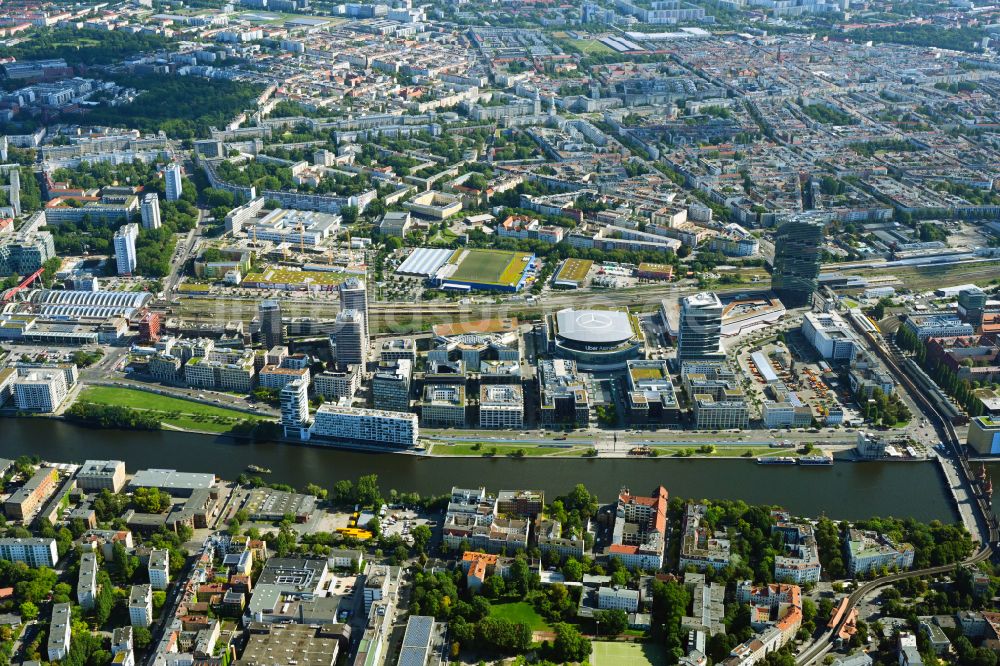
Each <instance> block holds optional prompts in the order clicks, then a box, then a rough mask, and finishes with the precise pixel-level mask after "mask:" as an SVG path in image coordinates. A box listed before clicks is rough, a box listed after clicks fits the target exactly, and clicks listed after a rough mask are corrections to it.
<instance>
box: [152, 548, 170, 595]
mask: <svg viewBox="0 0 1000 666" xmlns="http://www.w3.org/2000/svg"><path fill="white" fill-rule="evenodd" d="M148 570H149V584H150V586H152V588H153V589H154V590H165V589H167V587H169V585H170V551H169V550H165V549H164V550H161V549H157V548H154V549H153V550H151V551H150V553H149V565H148Z"/></svg>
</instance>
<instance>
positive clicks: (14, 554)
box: [0, 538, 59, 567]
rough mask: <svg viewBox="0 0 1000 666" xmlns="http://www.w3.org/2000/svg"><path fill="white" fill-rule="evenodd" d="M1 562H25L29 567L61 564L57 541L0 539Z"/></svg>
mask: <svg viewBox="0 0 1000 666" xmlns="http://www.w3.org/2000/svg"><path fill="white" fill-rule="evenodd" d="M0 560H8V561H10V562H24V563H25V564H27V565H28V566H29V567H54V566H55V565H56V563H57V562H59V551H58V550H57V549H56V540H55V539H40V538H25V539H18V538H6V539H0Z"/></svg>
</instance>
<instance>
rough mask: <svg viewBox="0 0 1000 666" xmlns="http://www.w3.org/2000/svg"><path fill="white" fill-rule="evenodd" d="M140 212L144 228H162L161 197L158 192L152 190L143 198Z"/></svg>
mask: <svg viewBox="0 0 1000 666" xmlns="http://www.w3.org/2000/svg"><path fill="white" fill-rule="evenodd" d="M139 213H140V214H141V215H142V228H143V229H159V228H160V225H161V222H160V197H159V195H158V194H157V193H156V192H150V193H149V194H147V195H146V196H144V197H143V198H142V203H140V204H139Z"/></svg>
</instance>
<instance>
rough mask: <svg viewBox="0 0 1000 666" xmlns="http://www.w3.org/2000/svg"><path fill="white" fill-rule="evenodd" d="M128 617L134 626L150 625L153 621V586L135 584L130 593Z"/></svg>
mask: <svg viewBox="0 0 1000 666" xmlns="http://www.w3.org/2000/svg"><path fill="white" fill-rule="evenodd" d="M128 617H129V622H130V623H131V625H132V626H133V627H148V626H149V625H151V624H152V623H153V588H152V587H151V586H150V585H133V586H132V590H131V591H130V592H129V595H128Z"/></svg>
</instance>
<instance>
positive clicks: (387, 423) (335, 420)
mask: <svg viewBox="0 0 1000 666" xmlns="http://www.w3.org/2000/svg"><path fill="white" fill-rule="evenodd" d="M419 435H420V429H419V427H418V425H417V415H416V414H409V413H405V414H404V413H401V412H387V411H382V410H377V409H359V408H353V407H347V406H341V405H335V404H333V403H329V402H328V403H325V404H323V405H320V407H319V409H317V410H316V414H315V416H314V420H313V424H312V427H311V428H310V436H311V437H313V438H316V437H319V438H328V439H343V440H349V441H352V442H370V443H373V444H380V445H386V446H389V447H392V448H410V447H414V446H416V445H417V440H418V438H419Z"/></svg>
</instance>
